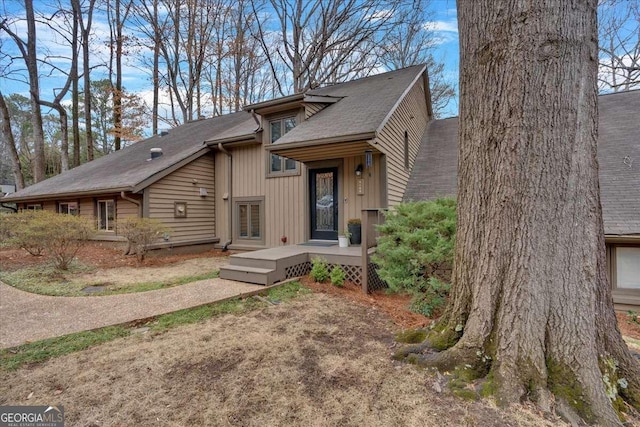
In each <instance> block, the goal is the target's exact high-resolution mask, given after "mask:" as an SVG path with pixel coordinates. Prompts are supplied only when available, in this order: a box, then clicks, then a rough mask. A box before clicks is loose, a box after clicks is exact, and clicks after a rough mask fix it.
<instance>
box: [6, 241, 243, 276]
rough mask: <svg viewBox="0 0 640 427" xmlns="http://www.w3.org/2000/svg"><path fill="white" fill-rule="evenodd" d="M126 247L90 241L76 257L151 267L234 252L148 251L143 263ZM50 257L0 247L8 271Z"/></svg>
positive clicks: (92, 261) (101, 265) (102, 263)
mask: <svg viewBox="0 0 640 427" xmlns="http://www.w3.org/2000/svg"><path fill="white" fill-rule="evenodd" d="M125 247H126V245H125V244H123V243H119V242H88V243H87V244H86V245H85V246H84V247H83V248H82V249H81V250H80V252H79V253H78V255H77V257H76V258H77V259H78V261H79V262H80V263H82V264H84V265H88V266H91V267H95V268H115V267H152V266H157V265H167V264H174V263H178V262H181V261H184V260H188V259H194V258H207V257H208V258H211V257H222V256H229V255H230V254H231V253H232V252H222V251H220V250H218V249H214V250H209V251H206V252H199V253H190V254H167V252H166V251H164V252H153V251H152V252H149V253H148V254H147V258H146V259H145V260H144V262H143V263H138V261H137V259H136V256H135V255H124V249H125ZM47 259H48V257H47V255H46V254H44V255H43V256H41V257H36V256H33V255H30V254H29V253H27V252H26V251H25V250H22V249H0V269H1V270H5V271H14V270H17V269H20V268H25V267H33V266H36V265H41V264H42V262H43V261H46V260H47Z"/></svg>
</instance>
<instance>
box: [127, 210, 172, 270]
mask: <svg viewBox="0 0 640 427" xmlns="http://www.w3.org/2000/svg"><path fill="white" fill-rule="evenodd" d="M167 232H168V229H167V228H166V227H165V226H164V225H163V224H162V222H160V221H158V220H157V219H152V218H137V217H128V218H125V219H123V220H121V221H118V234H119V235H121V236H123V237H124V238H126V239H127V242H128V247H127V249H126V251H125V254H136V256H137V257H138V261H140V262H142V261H143V260H144V257H145V255H146V253H147V251H148V249H149V245H151V244H152V243H154V242H156V241H157V240H158V239H160V238H161V237H162V236H163V235H164V234H165V233H167Z"/></svg>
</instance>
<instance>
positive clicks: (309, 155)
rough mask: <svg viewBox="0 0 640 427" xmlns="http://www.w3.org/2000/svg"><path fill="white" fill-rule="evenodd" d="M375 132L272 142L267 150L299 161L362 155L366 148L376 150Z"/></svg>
mask: <svg viewBox="0 0 640 427" xmlns="http://www.w3.org/2000/svg"><path fill="white" fill-rule="evenodd" d="M375 136H376V133H375V132H368V133H364V134H358V135H350V136H348V137H344V136H343V137H340V138H324V139H316V140H311V141H302V142H291V143H286V144H278V143H276V144H272V145H269V146H267V147H265V148H266V150H267V151H269V152H271V153H273V154H277V155H279V156H282V157H286V158H289V159H293V160H297V161H299V162H303V163H304V162H313V161H318V160H326V159H335V158H343V157H353V156H359V155H363V154H364V152H365V151H366V150H372V151H376V152H377V151H378V150H377V149H376V148H375V145H373V144H372V143H371V141H372V139H373V138H375Z"/></svg>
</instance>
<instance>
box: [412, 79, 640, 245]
mask: <svg viewBox="0 0 640 427" xmlns="http://www.w3.org/2000/svg"><path fill="white" fill-rule="evenodd" d="M598 109H599V129H598V132H599V136H598V160H599V164H600V197H601V200H602V214H603V218H604V229H605V234H607V235H633V234H640V122H639V118H640V90H635V91H629V92H619V93H615V94H607V95H601V96H600V97H598ZM415 165H416V166H415V167H414V170H413V172H412V174H411V178H410V180H409V184H408V186H407V190H406V192H405V196H404V199H405V200H407V201H409V200H414V201H415V200H430V199H435V198H437V197H440V196H455V194H456V185H457V182H456V179H457V166H458V118H457V117H454V118H450V119H445V120H435V121H433V122H431V123H430V124H429V126H428V127H427V129H426V131H425V134H424V137H423V139H422V144H421V146H420V151H419V153H418V157H417V158H416V161H415Z"/></svg>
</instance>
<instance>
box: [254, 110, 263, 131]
mask: <svg viewBox="0 0 640 427" xmlns="http://www.w3.org/2000/svg"><path fill="white" fill-rule="evenodd" d="M251 117H253V120H255V122H256V124H257V125H258V129H257V130H256V132H258V131H259V130H262V123H260V119H259V118H258V115H257V114H256V110H251Z"/></svg>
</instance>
